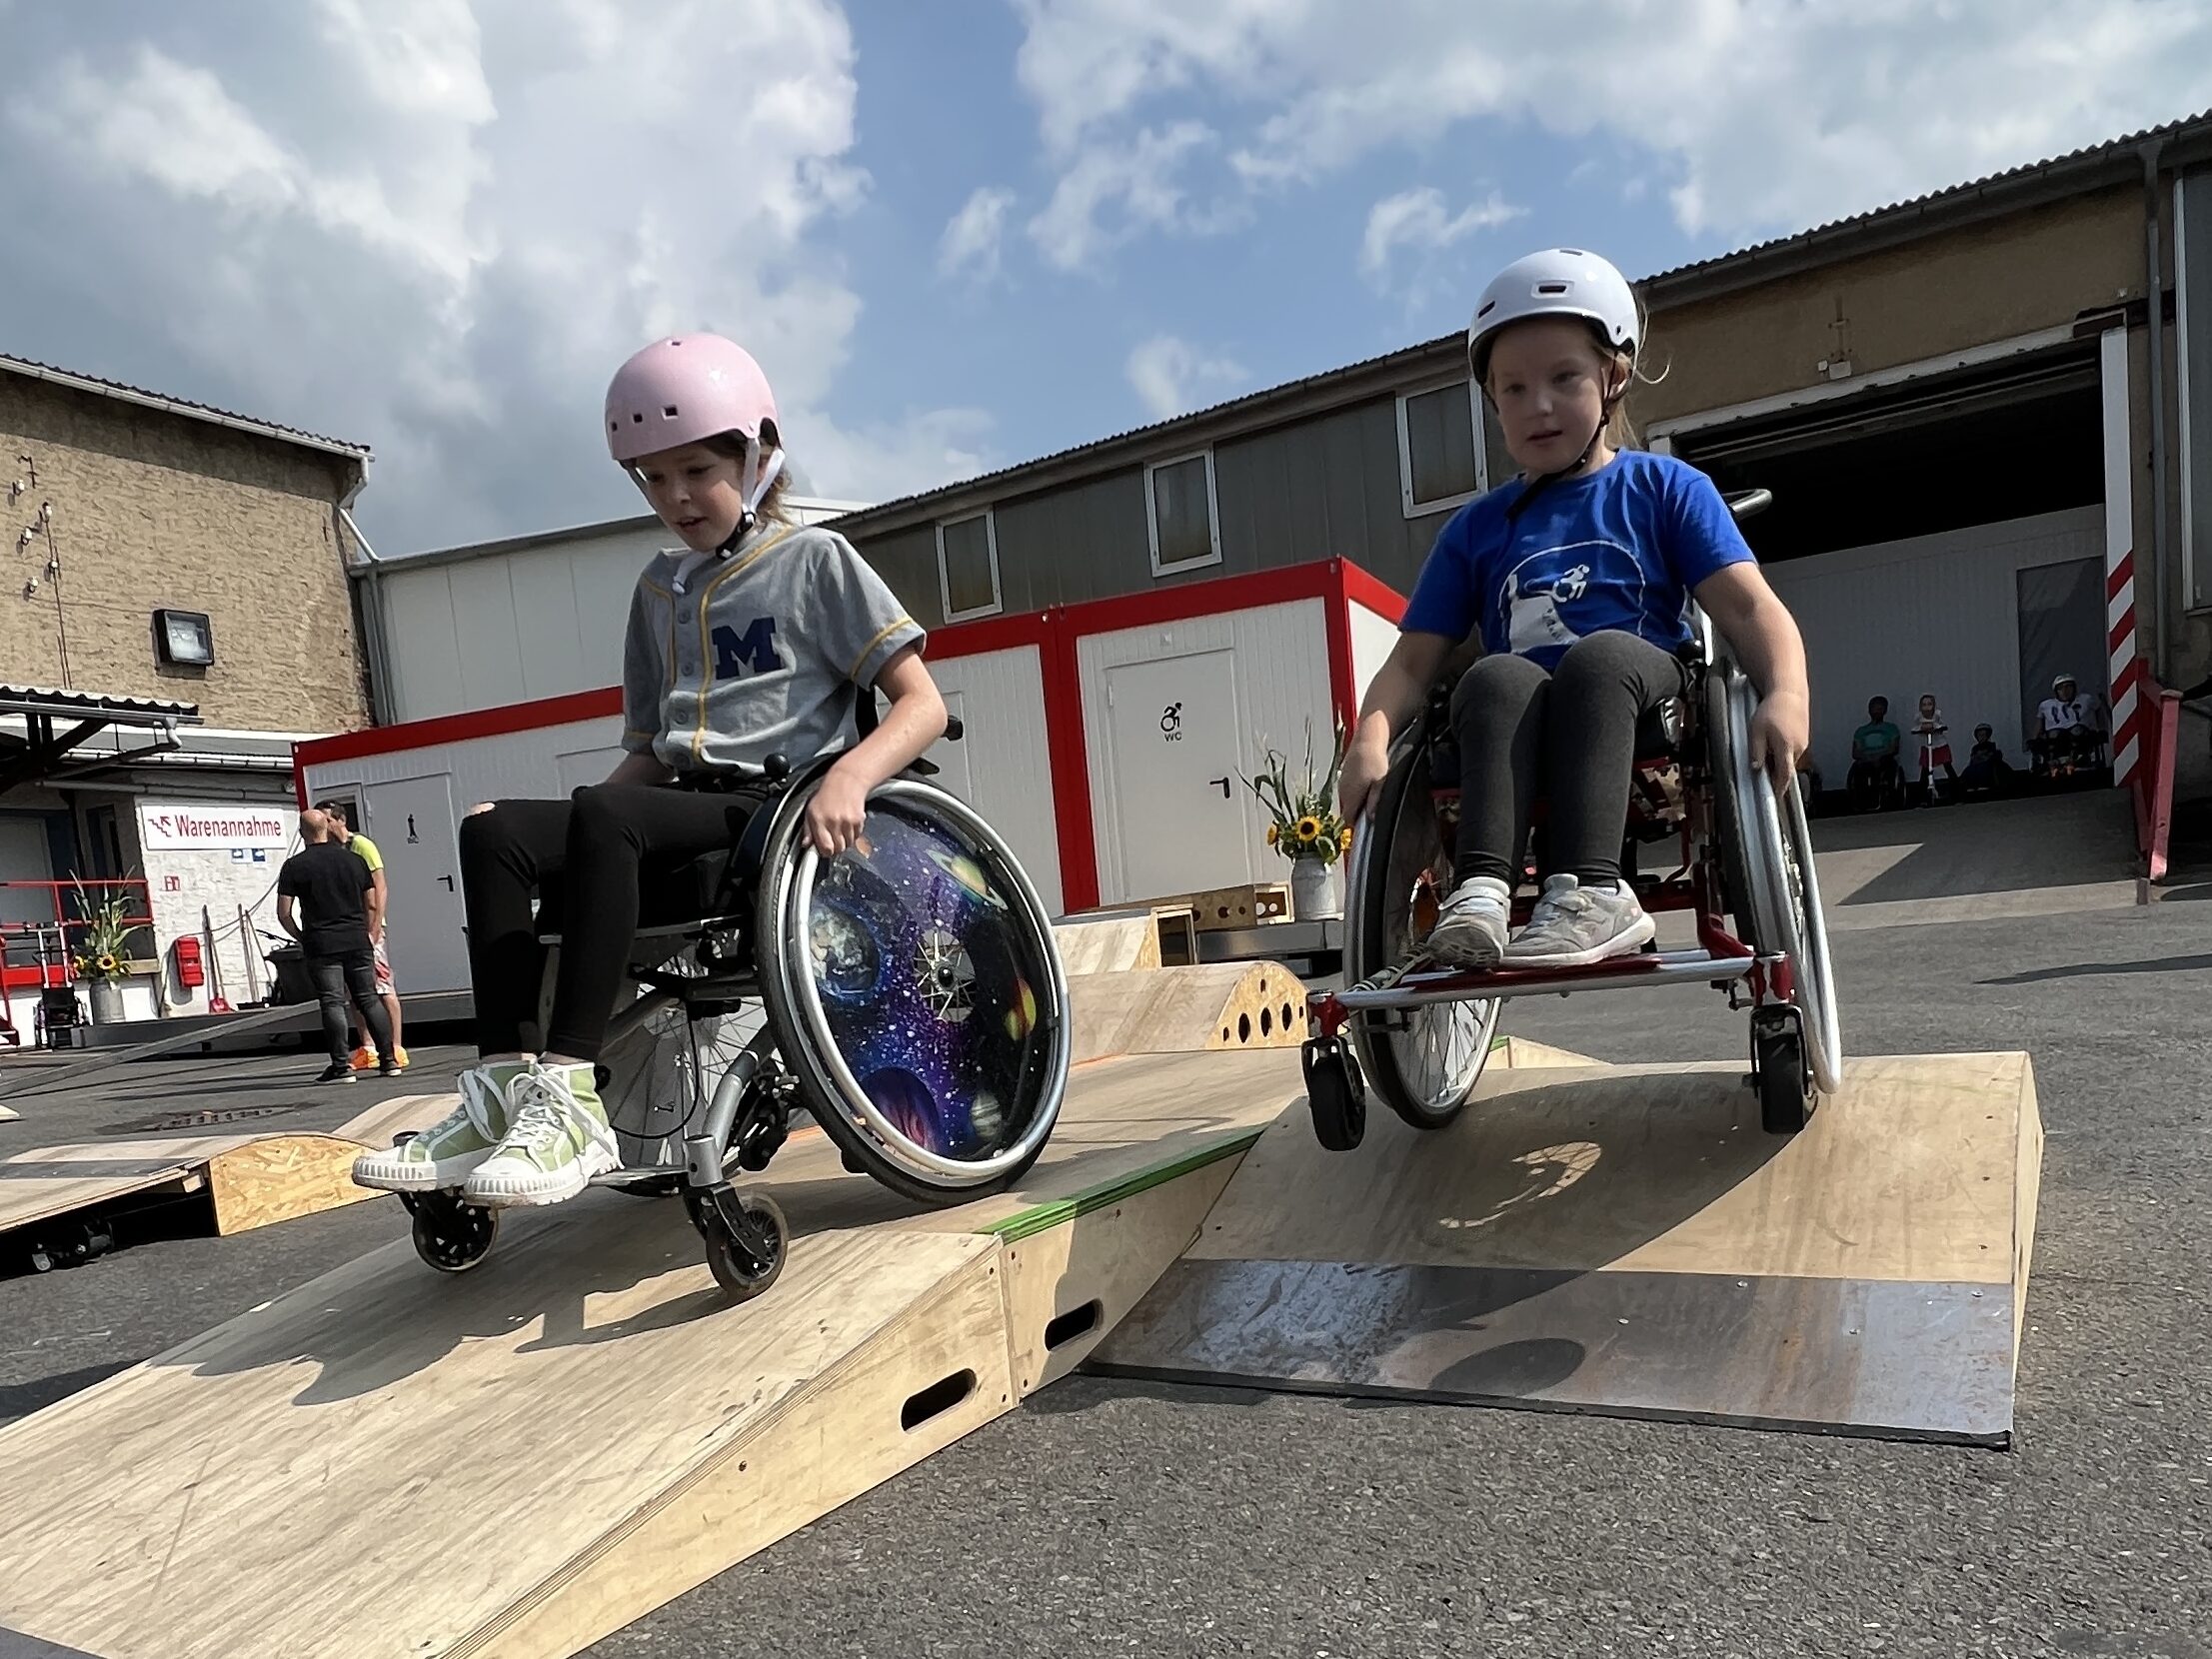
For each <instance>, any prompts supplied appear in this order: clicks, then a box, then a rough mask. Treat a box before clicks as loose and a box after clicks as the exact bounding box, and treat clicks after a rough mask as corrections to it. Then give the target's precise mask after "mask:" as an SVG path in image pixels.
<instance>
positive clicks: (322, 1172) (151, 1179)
mask: <svg viewBox="0 0 2212 1659" xmlns="http://www.w3.org/2000/svg"><path fill="white" fill-rule="evenodd" d="M453 1101H454V1096H453V1095H451V1094H400V1095H394V1096H393V1097H392V1098H391V1099H389V1100H386V1101H383V1102H381V1103H380V1104H378V1105H377V1106H375V1107H374V1108H372V1109H371V1110H369V1111H366V1112H363V1113H362V1114H361V1115H360V1116H358V1117H356V1118H354V1119H353V1120H352V1121H351V1122H349V1123H347V1124H345V1125H344V1126H342V1127H341V1128H339V1129H337V1130H334V1131H333V1132H331V1133H329V1134H301V1133H282V1132H280V1133H275V1134H214V1135H167V1136H154V1137H149V1138H144V1139H135V1140H122V1139H118V1140H98V1141H83V1142H76V1143H72V1144H70V1145H66V1146H39V1147H34V1148H32V1149H31V1150H29V1151H25V1152H17V1153H15V1154H13V1155H12V1156H9V1157H5V1158H0V1233H8V1232H13V1231H15V1230H17V1229H19V1228H37V1227H39V1226H42V1225H45V1224H49V1223H53V1222H56V1221H58V1220H61V1219H63V1218H64V1217H68V1216H72V1215H78V1214H82V1213H84V1212H88V1211H94V1210H99V1209H102V1208H104V1207H106V1206H109V1205H113V1204H117V1203H121V1202H125V1201H130V1202H152V1201H159V1200H164V1199H170V1198H183V1197H191V1196H193V1195H196V1194H205V1195H206V1198H207V1201H208V1203H209V1205H210V1207H211V1209H212V1211H213V1215H214V1223H215V1230H216V1231H217V1232H218V1233H220V1234H224V1235H228V1234H231V1233H236V1232H245V1231H248V1230H249V1229H251V1228H254V1227H265V1226H268V1225H269V1224H270V1223H272V1222H276V1221H285V1220H290V1219H291V1218H293V1217H294V1216H300V1215H312V1214H314V1213H316V1212H317V1211H320V1210H326V1209H335V1208H337V1207H339V1206H340V1205H343V1204H353V1203H359V1202H361V1201H362V1200H363V1199H366V1198H375V1197H379V1196H381V1194H379V1193H375V1192H371V1191H369V1190H368V1189H367V1188H364V1187H359V1186H356V1185H354V1183H353V1163H354V1159H356V1158H357V1157H359V1156H360V1155H361V1149H362V1147H363V1146H365V1145H374V1146H388V1145H390V1144H391V1141H392V1136H393V1135H394V1134H397V1133H398V1132H399V1131H400V1130H402V1129H410V1128H413V1129H420V1128H427V1127H428V1126H429V1125H430V1124H432V1123H435V1122H436V1121H437V1120H438V1119H439V1118H441V1117H443V1116H444V1115H445V1114H446V1113H447V1112H448V1111H450V1110H451V1109H452V1107H453ZM0 1659H5V1656H4V1655H0Z"/></svg>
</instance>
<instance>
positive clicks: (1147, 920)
mask: <svg viewBox="0 0 2212 1659" xmlns="http://www.w3.org/2000/svg"><path fill="white" fill-rule="evenodd" d="M1053 940H1054V942H1055V943H1057V944H1058V945H1059V946H1060V959H1061V965H1062V967H1063V968H1064V969H1065V970H1066V971H1067V972H1068V973H1070V974H1076V973H1119V972H1125V971H1128V970H1130V969H1134V968H1145V967H1157V966H1159V923H1158V922H1157V921H1156V920H1154V919H1153V917H1152V916H1151V914H1150V913H1149V912H1144V913H1140V914H1133V915H1132V914H1119V915H1100V916H1077V917H1074V918H1072V919H1070V920H1066V921H1056V922H1055V923H1054V924H1053Z"/></svg>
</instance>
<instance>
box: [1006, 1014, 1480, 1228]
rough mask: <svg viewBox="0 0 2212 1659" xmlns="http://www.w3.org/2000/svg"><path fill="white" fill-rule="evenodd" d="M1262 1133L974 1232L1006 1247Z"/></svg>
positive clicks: (1214, 1158) (1212, 1159) (1228, 1153)
mask: <svg viewBox="0 0 2212 1659" xmlns="http://www.w3.org/2000/svg"><path fill="white" fill-rule="evenodd" d="M1506 1041H1507V1039H1506V1038H1504V1037H1502V1036H1497V1035H1494V1034H1493V1035H1492V1036H1491V1038H1490V1052H1491V1053H1493V1054H1494V1053H1496V1052H1497V1051H1498V1050H1499V1049H1500V1048H1502V1047H1504V1046H1505V1044H1506ZM1264 1132H1265V1131H1264V1129H1263V1128H1258V1129H1245V1130H1243V1131H1241V1132H1240V1133H1237V1134H1233V1135H1228V1136H1226V1137H1224V1138H1223V1139H1220V1140H1217V1141H1215V1142H1214V1143H1213V1144H1212V1145H1210V1146H1206V1147H1203V1148H1201V1149H1200V1150H1198V1151H1195V1152H1192V1153H1191V1154H1190V1155H1189V1156H1187V1157H1180V1158H1175V1159H1173V1160H1171V1161H1169V1162H1167V1163H1159V1164H1154V1165H1153V1166H1152V1167H1151V1168H1149V1169H1139V1170H1137V1171H1136V1172H1135V1173H1134V1174H1132V1175H1123V1176H1122V1177H1121V1178H1120V1179H1119V1180H1117V1181H1106V1182H1102V1183H1101V1184H1100V1185H1098V1186H1094V1187H1089V1188H1086V1189H1085V1190H1084V1191H1082V1192H1078V1193H1075V1194H1073V1195H1071V1196H1069V1197H1066V1198H1055V1199H1054V1200H1053V1201H1052V1202H1051V1203H1049V1204H1036V1205H1033V1206H1032V1207H1030V1208H1029V1209H1025V1210H1018V1211H1016V1212H1015V1213H1014V1214H1012V1215H1010V1216H1008V1217H1007V1218H1006V1219H1005V1220H1004V1221H994V1222H993V1223H992V1224H991V1225H990V1226H988V1227H979V1228H978V1229H977V1231H979V1232H981V1233H983V1234H984V1235H986V1236H987V1237H992V1238H1002V1239H1005V1240H1006V1241H1007V1242H1008V1243H1009V1244H1013V1243H1017V1242H1019V1241H1020V1240H1022V1239H1025V1238H1029V1237H1032V1236H1034V1235H1035V1234H1037V1233H1041V1232H1043V1231H1045V1230H1046V1229H1047V1228H1048V1227H1057V1226H1060V1225H1062V1224H1063V1223H1064V1222H1068V1221H1073V1220H1075V1219H1076V1217H1077V1216H1079V1215H1089V1214H1090V1213H1091V1212H1092V1211H1093V1210H1095V1209H1104V1208H1105V1207H1106V1205H1108V1204H1117V1203H1119V1202H1120V1201H1121V1200H1122V1199H1124V1198H1133V1197H1135V1196H1136V1195H1137V1194H1138V1193H1139V1192H1149V1191H1150V1190H1151V1189H1152V1188H1153V1187H1155V1186H1163V1185H1165V1184H1166V1183H1167V1182H1168V1181H1171V1180H1173V1179H1175V1177H1176V1176H1178V1175H1187V1174H1189V1173H1190V1172H1191V1171H1192V1170H1193V1169H1203V1168H1204V1167H1205V1166H1206V1165H1207V1164H1209V1163H1217V1162H1219V1161H1220V1160H1221V1159H1222V1158H1225V1157H1233V1156H1234V1155H1235V1154H1236V1153H1238V1152H1242V1151H1245V1150H1246V1149H1248V1148H1249V1147H1250V1146H1251V1144H1252V1142H1253V1141H1255V1140H1257V1139H1258V1138H1259V1137H1260V1135H1261V1134H1262V1133H1264Z"/></svg>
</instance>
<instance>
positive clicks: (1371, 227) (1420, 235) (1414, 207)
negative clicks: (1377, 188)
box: [1359, 184, 1527, 279]
mask: <svg viewBox="0 0 2212 1659" xmlns="http://www.w3.org/2000/svg"><path fill="white" fill-rule="evenodd" d="M1526 211H1527V210H1526V209H1525V208H1517V207H1512V206H1509V205H1508V204H1507V203H1506V201H1505V199H1504V198H1503V197H1502V196H1500V195H1498V194H1497V192H1496V191H1494V190H1493V191H1491V192H1490V194H1489V197H1488V198H1487V199H1486V200H1484V201H1480V202H1477V203H1475V204H1474V205H1473V206H1472V207H1469V208H1465V209H1463V210H1461V211H1460V212H1458V213H1452V212H1450V211H1449V210H1448V209H1447V208H1446V207H1445V205H1444V193H1443V192H1442V191H1440V190H1438V189H1437V188H1436V187H1435V186H1434V185H1426V184H1424V185H1419V186H1417V187H1415V188H1414V189H1412V190H1401V191H1399V192H1398V193H1397V194H1396V195H1395V196H1385V197H1384V198H1383V199H1382V200H1381V201H1379V202H1377V203H1375V205H1374V206H1373V208H1372V209H1370V210H1369V211H1368V214H1367V234H1366V236H1365V237H1364V238H1363V239H1362V240H1361V242H1360V245H1359V269H1360V270H1362V271H1364V272H1365V273H1366V274H1367V275H1368V276H1369V277H1370V278H1375V279H1380V278H1381V277H1382V276H1383V275H1384V274H1385V273H1386V272H1387V271H1388V270H1389V268H1390V260H1391V256H1392V255H1393V254H1395V253H1396V252H1397V251H1398V250H1400V249H1405V250H1409V251H1411V252H1413V253H1415V254H1433V253H1440V252H1441V251H1442V250H1444V249H1445V248H1448V247H1450V246H1451V245H1452V244H1453V243H1454V242H1457V241H1459V240H1460V239H1461V238H1463V237H1465V236H1468V235H1470V234H1472V233H1473V232H1475V231H1483V230H1492V229H1495V228H1496V227H1497V226H1499V225H1505V224H1510V223H1511V222H1512V221H1513V220H1515V219H1518V218H1520V217H1521V215H1522V214H1523V213H1525V212H1526Z"/></svg>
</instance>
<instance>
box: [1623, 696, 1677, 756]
mask: <svg viewBox="0 0 2212 1659" xmlns="http://www.w3.org/2000/svg"><path fill="white" fill-rule="evenodd" d="M1688 719H1689V700H1688V699H1687V698H1680V697H1670V698H1668V699H1667V700H1666V701H1665V702H1664V703H1662V704H1660V705H1659V706H1658V707H1657V708H1655V709H1646V710H1645V711H1644V712H1643V715H1642V716H1641V718H1639V719H1638V720H1637V722H1636V743H1635V755H1634V759H1635V763H1636V765H1637V766H1639V767H1648V766H1661V765H1664V764H1665V763H1666V762H1669V761H1672V760H1673V759H1674V758H1675V753H1674V752H1675V749H1676V747H1677V746H1678V745H1679V744H1680V743H1681V741H1682V729H1683V724H1684V723H1685V722H1686V721H1687V720H1688Z"/></svg>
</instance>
